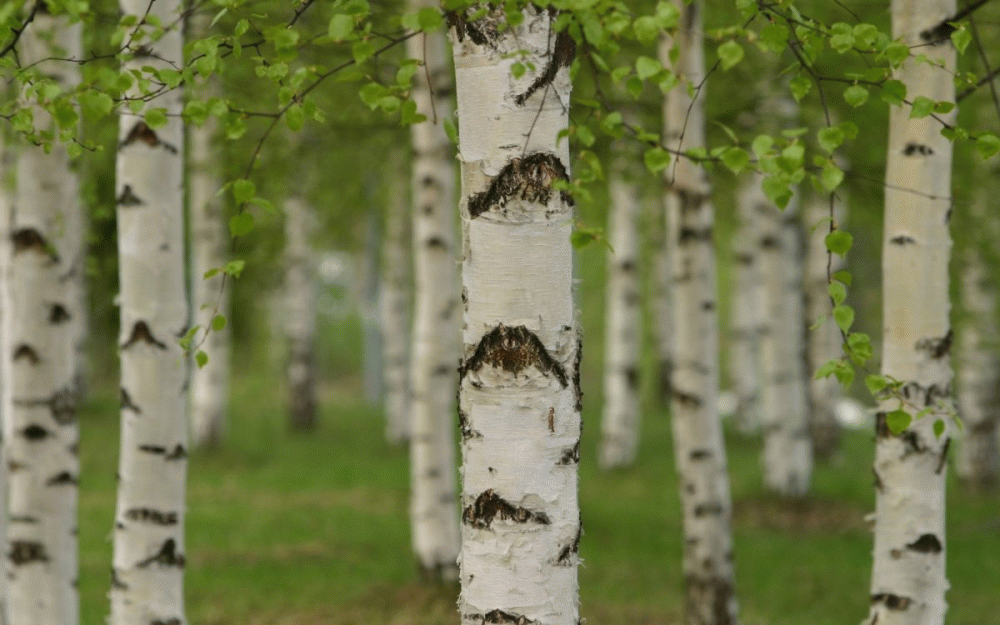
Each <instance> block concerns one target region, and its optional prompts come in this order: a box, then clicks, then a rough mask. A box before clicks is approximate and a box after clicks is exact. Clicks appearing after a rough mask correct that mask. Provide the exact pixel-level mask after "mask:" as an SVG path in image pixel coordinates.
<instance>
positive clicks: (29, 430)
mask: <svg viewBox="0 0 1000 625" xmlns="http://www.w3.org/2000/svg"><path fill="white" fill-rule="evenodd" d="M21 434H22V435H23V436H24V437H25V438H26V439H28V440H29V441H40V440H42V439H44V438H45V437H47V436H48V435H49V431H48V430H46V429H45V428H43V427H42V426H40V425H34V424H33V425H29V426H28V427H26V428H24V429H23V430H21Z"/></svg>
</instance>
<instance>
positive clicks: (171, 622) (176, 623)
mask: <svg viewBox="0 0 1000 625" xmlns="http://www.w3.org/2000/svg"><path fill="white" fill-rule="evenodd" d="M149 625H181V620H180V619H179V618H177V617H176V616H172V617H170V618H167V619H162V618H158V619H156V620H153V621H150V622H149Z"/></svg>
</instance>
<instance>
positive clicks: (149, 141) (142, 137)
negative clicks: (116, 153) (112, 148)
mask: <svg viewBox="0 0 1000 625" xmlns="http://www.w3.org/2000/svg"><path fill="white" fill-rule="evenodd" d="M136 141H141V142H142V143H145V144H146V145H148V146H149V147H151V148H155V147H162V148H163V149H164V150H166V151H167V152H170V153H171V154H177V147H176V146H174V145H172V144H170V143H167V142H166V141H162V140H161V139H160V137H158V136H157V134H156V131H155V130H153V129H152V128H150V127H149V126H147V125H146V122H144V121H138V122H136V124H135V125H134V126H132V129H131V130H129V132H128V134H127V135H125V139H123V140H122V142H121V144H120V145H119V147H125V146H127V145H132V144H133V143H135V142H136Z"/></svg>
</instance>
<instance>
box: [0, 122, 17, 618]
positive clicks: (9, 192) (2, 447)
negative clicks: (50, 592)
mask: <svg viewBox="0 0 1000 625" xmlns="http://www.w3.org/2000/svg"><path fill="white" fill-rule="evenodd" d="M16 169H17V164H16V161H15V158H14V150H13V149H12V148H11V145H10V140H9V136H8V132H7V131H5V132H4V133H3V134H0V353H6V352H7V351H8V350H9V349H10V347H9V346H10V341H9V340H8V332H7V323H6V321H5V317H6V315H7V313H6V312H5V311H6V310H7V305H6V298H7V293H8V289H9V287H8V286H7V285H8V284H9V283H10V261H11V258H10V249H11V248H10V235H11V232H10V229H9V227H8V226H9V224H10V216H11V209H12V208H13V202H14V193H15V191H14V175H15V171H16ZM7 369H9V367H8V366H7V365H6V364H4V362H3V361H0V501H3V502H6V501H7V495H8V491H9V486H10V474H9V469H8V466H7V456H8V451H7V450H8V449H9V447H10V443H9V440H10V439H9V438H8V437H7V434H6V427H7V426H6V423H7V420H8V418H9V417H8V416H7V414H6V413H5V411H4V409H3V399H2V397H3V393H4V389H5V388H6V386H7V383H8V381H7V379H6V378H7V374H6V371H7ZM6 544H7V509H6V507H4V509H3V512H2V513H0V545H6ZM5 560H6V559H5ZM7 570H8V565H7V564H6V562H5V563H4V565H3V566H2V567H0V625H8V623H10V618H9V615H8V609H7V607H8V605H7Z"/></svg>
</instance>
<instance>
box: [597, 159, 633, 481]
mask: <svg viewBox="0 0 1000 625" xmlns="http://www.w3.org/2000/svg"><path fill="white" fill-rule="evenodd" d="M622 160H623V159H622ZM619 165H621V163H620V164H619ZM626 175H627V174H625V173H624V172H621V171H617V172H614V173H612V177H611V181H610V183H609V186H610V195H611V207H610V214H609V217H608V219H609V225H608V242H609V243H610V244H611V248H612V250H613V251H612V252H611V253H610V254H609V255H608V264H607V267H608V282H607V284H608V286H607V295H606V302H607V304H606V306H605V311H606V312H605V330H604V414H603V415H602V417H601V451H600V463H601V466H602V467H604V468H613V467H624V466H629V465H631V464H633V463H634V462H635V455H636V450H637V448H638V445H639V353H640V344H639V342H640V341H641V340H642V324H641V321H642V320H641V311H640V309H639V288H640V285H639V224H638V219H639V213H640V207H641V203H640V202H639V198H638V197H636V193H637V189H636V185H635V183H634V182H632V181H629V180H627V179H626V178H625V176H626Z"/></svg>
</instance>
